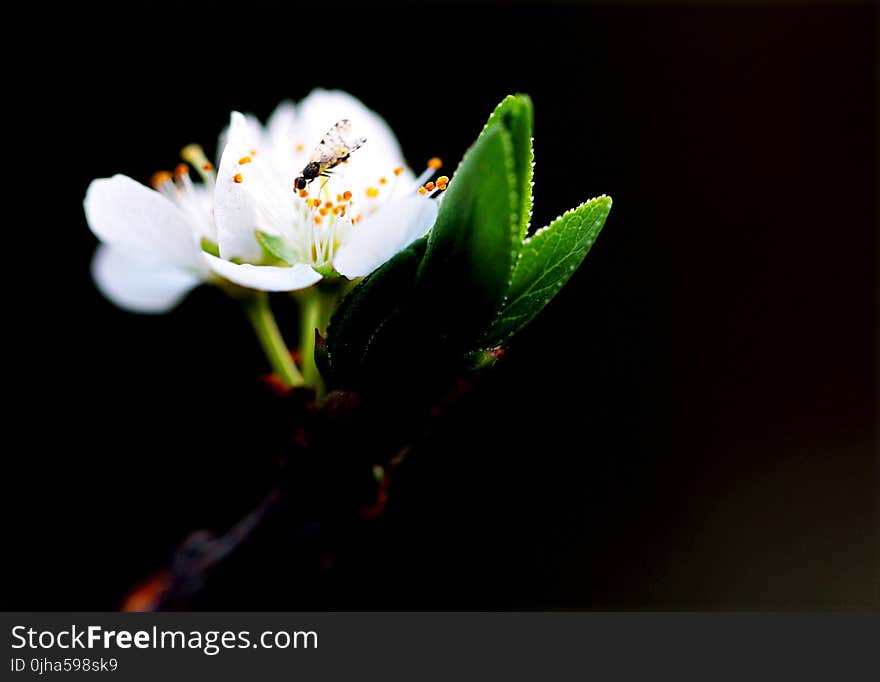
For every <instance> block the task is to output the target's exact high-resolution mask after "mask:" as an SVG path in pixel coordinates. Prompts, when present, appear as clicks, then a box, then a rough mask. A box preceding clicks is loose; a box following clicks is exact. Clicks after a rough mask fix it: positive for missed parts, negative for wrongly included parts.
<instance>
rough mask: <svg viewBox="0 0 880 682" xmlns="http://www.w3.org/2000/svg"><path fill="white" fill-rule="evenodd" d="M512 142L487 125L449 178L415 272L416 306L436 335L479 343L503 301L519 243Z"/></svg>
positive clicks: (503, 131)
mask: <svg viewBox="0 0 880 682" xmlns="http://www.w3.org/2000/svg"><path fill="white" fill-rule="evenodd" d="M517 206H518V204H517V194H516V190H515V177H514V163H513V144H512V142H511V138H510V134H509V133H508V132H507V130H506V129H505V128H504V127H503V126H500V125H493V126H490V127H488V128H486V129H485V130H484V131H483V133H482V134H481V135H480V137H479V138H478V139H477V141H476V142H475V143H474V145H473V146H472V147H471V148H470V149H469V150H468V152H467V153H466V154H465V156H464V159H462V162H461V164H460V165H459V167H458V169H457V170H456V172H455V175H454V176H453V178H452V180H451V181H450V183H449V189H448V190H447V191H446V196H445V198H444V199H443V203H442V204H441V206H440V212H439V215H438V216H437V221H436V223H435V224H434V227H433V229H432V230H431V233H430V235H429V237H428V246H427V250H426V252H425V257H424V259H423V260H422V263H421V265H420V266H419V270H418V274H417V282H416V286H417V290H416V304H417V305H418V306H420V307H422V308H424V309H425V311H426V314H430V315H431V316H432V317H433V319H434V325H435V328H436V333H437V334H439V335H440V336H441V337H443V338H448V339H450V341H452V342H453V343H455V344H457V345H466V344H467V343H473V342H476V340H477V338H478V337H479V336H480V335H481V334H482V333H483V330H484V329H485V328H486V326H487V325H488V324H489V323H490V321H491V319H492V318H493V316H494V315H495V313H496V312H497V311H498V309H499V308H500V306H501V303H502V301H503V299H504V294H505V292H506V290H507V286H508V283H509V282H510V277H511V274H512V272H513V265H514V263H515V260H516V254H517V252H518V250H519V246H520V243H521V242H520V238H519V222H518V219H519V216H518V213H517Z"/></svg>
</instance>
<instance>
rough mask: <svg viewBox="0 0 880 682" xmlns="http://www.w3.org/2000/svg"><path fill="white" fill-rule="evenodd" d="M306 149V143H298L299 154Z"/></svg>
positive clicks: (297, 150)
mask: <svg viewBox="0 0 880 682" xmlns="http://www.w3.org/2000/svg"><path fill="white" fill-rule="evenodd" d="M305 150H306V146H305V145H304V144H298V145H296V152H297V154H301V153H302V152H304V151H305Z"/></svg>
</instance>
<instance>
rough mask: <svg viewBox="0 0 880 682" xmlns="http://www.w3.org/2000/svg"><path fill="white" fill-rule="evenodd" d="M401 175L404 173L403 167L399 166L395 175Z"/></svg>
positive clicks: (395, 170)
mask: <svg viewBox="0 0 880 682" xmlns="http://www.w3.org/2000/svg"><path fill="white" fill-rule="evenodd" d="M401 173H403V166H398V167H397V168H395V169H394V174H395V175H400V174H401Z"/></svg>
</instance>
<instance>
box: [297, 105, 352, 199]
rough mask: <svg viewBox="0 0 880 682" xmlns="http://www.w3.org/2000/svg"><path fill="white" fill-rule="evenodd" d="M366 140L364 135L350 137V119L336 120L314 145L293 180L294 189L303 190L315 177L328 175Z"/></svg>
mask: <svg viewBox="0 0 880 682" xmlns="http://www.w3.org/2000/svg"><path fill="white" fill-rule="evenodd" d="M366 141H367V138H365V137H359V138H357V139H352V138H351V121H349V120H348V119H347V118H344V119H342V120H341V121H338V122H337V123H336V124H335V125H334V126H333V127H332V128H330V130H328V131H327V132H326V133H325V134H324V137H323V138H321V141H320V142H319V143H318V146H317V147H315V151H314V152H312V156H311V158H309V162H308V163H307V164H306V165H305V167H304V168H303V169H302V171H301V172H300V175H299V177H297V178H296V179H295V180H294V181H293V186H294V189H297V190H303V189H305V188H306V185H308V184H309V183H310V182H311V181H312V180H314V179H315V178H317V177H319V176H327V175H329V171H330V170H331V169H333V168H335V167H336V166H338V165H339V164H340V163H342V162H344V161H347V160H348V157H349V156H351V155H352V154H353V153H354V152H355V151H357V150H358V149H360V148H361V147H362V146H363V144H364V142H366Z"/></svg>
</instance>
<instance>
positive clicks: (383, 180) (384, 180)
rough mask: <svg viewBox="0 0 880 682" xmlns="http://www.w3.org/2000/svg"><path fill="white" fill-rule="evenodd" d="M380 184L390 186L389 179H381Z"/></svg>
mask: <svg viewBox="0 0 880 682" xmlns="http://www.w3.org/2000/svg"><path fill="white" fill-rule="evenodd" d="M379 184H380V185H386V184H388V178H379Z"/></svg>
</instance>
